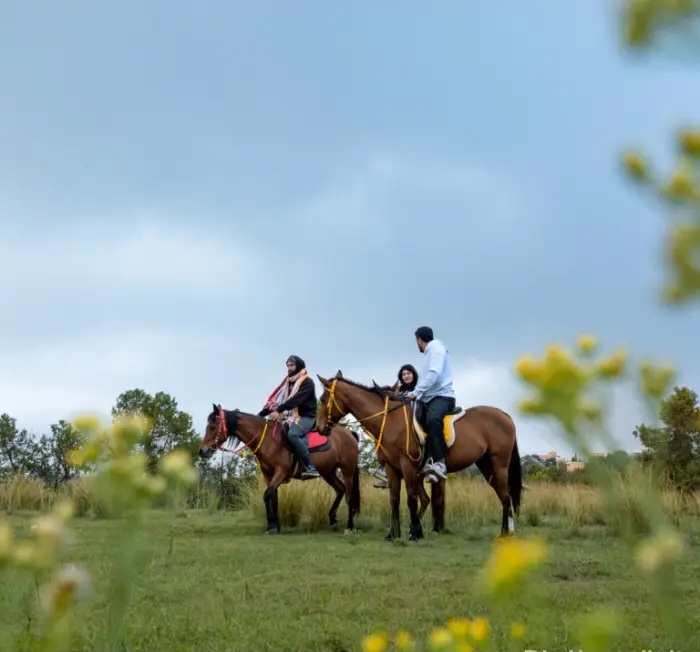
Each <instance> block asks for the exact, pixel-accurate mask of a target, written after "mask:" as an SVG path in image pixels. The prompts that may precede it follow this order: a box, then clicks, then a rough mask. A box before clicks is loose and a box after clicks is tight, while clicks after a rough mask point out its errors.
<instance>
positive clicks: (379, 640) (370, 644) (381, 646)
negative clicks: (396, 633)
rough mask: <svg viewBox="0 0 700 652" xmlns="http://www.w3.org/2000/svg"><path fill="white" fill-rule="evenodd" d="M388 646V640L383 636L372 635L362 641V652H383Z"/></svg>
mask: <svg viewBox="0 0 700 652" xmlns="http://www.w3.org/2000/svg"><path fill="white" fill-rule="evenodd" d="M388 645H389V638H388V637H387V636H386V635H385V634H372V635H371V636H366V637H365V638H364V639H363V641H362V649H363V650H364V652H384V650H386V648H387V646H388Z"/></svg>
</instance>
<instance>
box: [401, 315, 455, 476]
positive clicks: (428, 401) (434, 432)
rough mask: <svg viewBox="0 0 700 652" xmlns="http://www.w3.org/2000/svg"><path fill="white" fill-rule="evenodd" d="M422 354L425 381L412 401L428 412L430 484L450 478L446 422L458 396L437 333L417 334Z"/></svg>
mask: <svg viewBox="0 0 700 652" xmlns="http://www.w3.org/2000/svg"><path fill="white" fill-rule="evenodd" d="M414 335H415V336H416V344H417V345H418V350H419V351H420V352H421V353H423V355H424V356H425V360H424V362H423V368H422V370H421V378H420V381H419V382H418V384H417V385H416V387H415V389H414V390H413V391H412V392H411V393H410V394H409V396H408V397H409V398H410V399H416V400H418V401H420V402H421V403H422V404H423V405H424V406H425V408H426V416H425V422H426V430H427V433H426V434H427V435H428V439H427V441H426V445H425V448H426V451H425V452H426V459H427V461H426V463H425V468H424V472H425V474H426V480H427V481H428V482H437V481H438V479H439V478H442V479H446V478H447V468H446V467H445V455H446V454H447V444H445V436H444V433H443V419H444V418H445V415H447V414H449V412H450V411H451V410H453V409H454V407H455V393H454V389H453V388H452V364H451V363H450V359H449V357H448V356H447V349H446V348H445V345H444V344H443V343H442V342H441V341H440V340H436V339H435V338H434V337H433V329H432V328H430V327H429V326H421V327H420V328H417V329H416V332H415V333H414Z"/></svg>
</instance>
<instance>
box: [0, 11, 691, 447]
mask: <svg viewBox="0 0 700 652" xmlns="http://www.w3.org/2000/svg"><path fill="white" fill-rule="evenodd" d="M616 7H617V3H609V2H604V1H603V0H595V1H591V2H578V3H564V2H560V3H552V2H550V1H546V0H532V1H531V2H528V3H520V2H515V1H514V0H511V1H510V2H506V3H498V6H496V4H494V3H492V2H482V1H478V0H477V1H474V2H468V3H467V2H462V3H428V4H426V3H418V2H415V1H409V2H404V3H401V5H400V6H399V5H398V4H396V3H376V2H368V1H365V2H353V3H340V2H338V3H328V2H312V1H305V0H300V1H298V2H294V3H251V2H245V3H244V2H225V1H223V0H216V1H212V2H207V3H194V2H189V3H186V2H182V1H180V0H178V1H175V2H173V1H167V2H166V1H165V0H153V1H152V2H149V3H142V2H136V1H135V0H125V1H124V2H120V3H81V2H76V1H73V0H66V1H65V2H61V3H55V4H51V3H48V4H46V3H45V4H42V5H41V8H39V7H38V6H37V5H33V4H31V3H25V2H21V1H20V0H7V1H5V2H3V3H2V7H1V8H0V82H1V83H0V146H1V148H2V152H3V156H2V157H0V243H1V244H2V255H0V288H1V290H0V315H2V319H0V413H2V412H7V413H9V414H10V415H11V416H13V417H15V418H16V419H17V420H18V425H20V426H22V427H26V428H28V429H29V430H31V431H32V432H36V433H40V432H47V431H48V430H49V425H50V424H51V423H53V422H56V421H58V420H59V419H62V418H72V417H73V416H75V415H76V414H78V413H81V412H85V411H89V412H94V411H97V412H100V413H103V414H108V413H109V410H110V408H111V406H112V405H113V404H114V402H115V400H116V398H117V396H118V395H119V394H120V393H121V392H122V391H125V390H127V389H131V388H135V387H140V388H143V389H145V390H146V391H149V392H156V391H160V390H163V391H166V392H169V393H171V394H172V395H173V396H175V398H176V399H177V400H178V402H179V405H180V407H181V408H182V409H184V410H186V411H187V412H189V413H190V414H191V415H192V417H193V419H194V424H195V426H196V428H197V429H198V430H199V431H200V432H202V431H203V429H204V425H205V420H206V417H207V414H208V413H209V411H210V410H211V404H212V402H216V403H221V404H222V405H223V406H224V407H227V408H239V409H242V410H247V411H257V410H259V409H260V408H261V407H262V404H263V402H264V400H265V399H266V397H267V396H268V394H269V393H270V391H271V390H272V389H273V388H274V387H275V386H276V385H277V383H278V382H279V381H280V380H281V378H282V377H283V375H284V374H285V370H286V369H285V360H286V358H287V356H288V355H290V354H292V353H294V354H297V355H300V356H301V357H302V358H304V360H305V361H306V363H307V366H308V368H309V371H310V372H311V374H312V375H313V377H314V378H315V376H316V374H317V373H318V374H321V375H322V376H329V375H332V374H334V373H335V372H336V371H337V370H338V369H341V370H342V371H343V374H344V375H346V376H348V377H350V378H352V379H354V380H358V381H362V382H367V383H371V381H372V380H376V381H377V382H380V383H390V382H393V381H394V379H395V377H396V373H397V371H398V369H399V367H400V366H401V365H402V364H403V363H406V362H410V363H413V364H415V365H417V366H418V365H420V363H421V355H420V353H419V352H418V350H417V348H416V344H415V338H414V335H413V333H414V331H415V329H416V328H417V327H418V326H420V325H424V324H425V325H429V326H432V328H433V329H434V331H435V335H436V337H437V338H439V339H441V340H442V341H443V342H444V343H445V345H446V346H447V348H448V350H449V353H450V356H451V359H452V362H453V366H454V369H455V379H454V383H455V390H456V393H457V399H458V403H459V404H461V405H463V406H469V405H476V404H484V403H485V404H491V405H496V406H498V407H501V408H503V409H505V410H507V411H510V412H511V413H513V414H514V415H515V416H516V423H517V426H518V437H519V441H520V450H521V454H525V453H538V452H546V451H549V450H552V449H555V450H558V451H560V452H561V453H563V454H571V453H572V452H573V451H572V449H570V448H569V447H567V446H566V445H565V444H564V443H562V441H561V439H560V435H559V432H558V430H557V429H556V428H554V427H552V426H551V424H548V423H543V422H540V421H535V420H532V419H527V418H525V417H523V416H521V415H518V414H517V412H516V410H517V407H516V404H517V400H518V399H519V398H520V397H522V396H524V395H526V388H525V387H524V386H523V385H522V384H521V383H519V381H518V380H517V378H516V377H515V376H514V373H513V364H514V362H515V360H516V358H517V357H518V356H519V355H520V354H522V353H525V352H533V353H541V352H542V351H543V350H544V347H545V346H546V345H547V344H549V343H551V342H560V343H563V344H570V343H572V342H573V341H574V339H575V338H576V336H577V335H578V334H579V333H581V332H594V333H596V334H597V335H598V337H599V338H600V340H601V344H602V346H603V349H604V350H605V351H613V350H614V349H615V348H616V347H618V346H621V345H625V346H629V347H630V351H631V352H632V354H633V356H634V358H633V360H636V359H638V358H641V357H645V356H653V357H656V358H658V359H662V360H670V361H672V362H674V363H677V364H678V365H679V367H680V373H679V379H678V380H679V382H680V383H681V384H689V385H690V386H693V385H694V386H695V387H700V348H698V347H697V346H695V345H694V344H695V342H694V341H691V339H690V336H691V333H693V332H697V329H698V326H699V325H700V320H699V319H698V313H697V310H693V309H684V310H677V309H676V310H669V309H666V308H663V307H661V306H660V304H659V301H658V298H657V297H658V291H659V288H660V286H661V283H662V281H663V279H664V273H665V272H664V268H663V265H662V259H661V244H662V238H663V234H664V230H665V220H667V219H668V216H667V215H666V213H665V212H664V209H663V207H661V206H660V205H659V204H657V203H654V202H653V201H650V200H649V199H648V198H647V197H645V196H644V195H643V194H642V193H641V192H639V191H638V189H637V188H635V187H634V186H632V185H631V184H630V183H629V182H628V181H627V180H626V179H625V178H624V177H623V176H622V175H621V174H620V171H619V166H618V157H619V154H620V152H621V151H622V150H624V149H625V148H626V147H628V146H640V147H642V148H643V149H644V150H645V151H647V152H649V153H650V154H651V155H652V156H653V158H654V160H655V161H658V162H659V164H660V165H669V164H670V162H671V160H672V154H673V141H672V136H673V131H674V129H676V128H677V127H678V126H679V125H680V124H686V123H688V122H689V121H692V120H693V119H696V118H698V116H697V113H696V114H693V113H692V109H693V108H695V109H697V107H698V106H700V86H698V84H697V83H695V82H696V80H695V78H694V77H693V76H692V74H693V69H692V67H691V66H688V65H687V64H686V63H684V62H679V61H677V60H673V59H669V58H663V57H660V56H657V57H653V58H650V59H648V60H647V59H643V58H639V57H631V56H630V55H629V54H627V53H625V52H623V51H622V50H621V47H620V40H619V34H618V30H619V23H618V16H617V14H616ZM317 387H318V388H320V383H317ZM644 416H645V415H644V413H643V412H642V406H641V404H640V402H639V400H638V398H637V397H636V394H635V391H634V387H633V386H629V387H623V388H622V389H621V390H620V391H618V392H617V393H616V395H615V402H614V409H613V413H612V416H611V419H612V421H611V424H612V426H613V430H614V434H615V435H616V437H617V438H618V441H619V443H620V446H621V447H623V448H626V449H628V450H636V449H637V444H636V442H635V439H634V437H633V436H632V434H631V432H632V429H633V428H634V426H635V425H636V424H637V423H639V422H641V421H642V420H644Z"/></svg>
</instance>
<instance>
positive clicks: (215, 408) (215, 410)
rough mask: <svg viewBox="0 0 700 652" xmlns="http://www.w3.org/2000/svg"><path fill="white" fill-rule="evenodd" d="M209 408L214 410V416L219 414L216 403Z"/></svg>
mask: <svg viewBox="0 0 700 652" xmlns="http://www.w3.org/2000/svg"><path fill="white" fill-rule="evenodd" d="M211 406H212V408H214V409H213V412H214V414H218V413H219V406H218V405H217V404H216V403H212V404H211Z"/></svg>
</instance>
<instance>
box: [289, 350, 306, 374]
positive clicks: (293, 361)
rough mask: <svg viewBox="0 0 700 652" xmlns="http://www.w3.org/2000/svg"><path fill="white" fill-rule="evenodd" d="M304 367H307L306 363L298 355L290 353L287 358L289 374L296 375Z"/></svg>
mask: <svg viewBox="0 0 700 652" xmlns="http://www.w3.org/2000/svg"><path fill="white" fill-rule="evenodd" d="M302 369H306V363H305V362H304V361H303V360H302V359H301V358H300V357H299V356H298V355H290V356H289V357H288V358H287V375H288V376H290V377H291V376H295V375H296V374H298V373H299V372H300V371H301V370H302Z"/></svg>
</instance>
